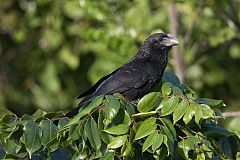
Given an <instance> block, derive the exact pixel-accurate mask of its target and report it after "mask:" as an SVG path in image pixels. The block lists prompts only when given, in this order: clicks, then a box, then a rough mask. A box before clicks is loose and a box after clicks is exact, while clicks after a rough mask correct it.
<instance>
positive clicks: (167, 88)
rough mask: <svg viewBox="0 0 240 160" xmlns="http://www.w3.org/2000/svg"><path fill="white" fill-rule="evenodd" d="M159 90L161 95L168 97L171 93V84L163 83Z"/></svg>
mask: <svg viewBox="0 0 240 160" xmlns="http://www.w3.org/2000/svg"><path fill="white" fill-rule="evenodd" d="M161 90H162V94H163V95H167V96H168V95H170V94H171V92H172V84H171V83H170V82H165V83H163V85H162V89H161Z"/></svg>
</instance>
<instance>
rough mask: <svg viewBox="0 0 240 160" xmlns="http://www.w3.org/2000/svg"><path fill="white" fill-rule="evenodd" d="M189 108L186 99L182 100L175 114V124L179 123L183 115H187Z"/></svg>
mask: <svg viewBox="0 0 240 160" xmlns="http://www.w3.org/2000/svg"><path fill="white" fill-rule="evenodd" d="M188 107H189V103H188V101H187V100H186V99H182V100H181V102H180V103H179V105H178V106H177V108H176V109H175V110H174V112H173V122H174V123H176V122H177V121H179V120H180V119H181V118H182V117H183V115H184V114H185V113H186V111H187V109H188Z"/></svg>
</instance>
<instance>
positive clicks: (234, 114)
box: [215, 111, 240, 119]
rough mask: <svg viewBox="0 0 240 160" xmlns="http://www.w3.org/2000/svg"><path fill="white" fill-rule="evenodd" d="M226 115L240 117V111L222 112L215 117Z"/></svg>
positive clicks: (224, 116) (225, 116)
mask: <svg viewBox="0 0 240 160" xmlns="http://www.w3.org/2000/svg"><path fill="white" fill-rule="evenodd" d="M227 117H240V111H237V112H223V113H222V116H216V117H215V118H216V119H221V118H227Z"/></svg>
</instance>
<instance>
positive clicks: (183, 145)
mask: <svg viewBox="0 0 240 160" xmlns="http://www.w3.org/2000/svg"><path fill="white" fill-rule="evenodd" d="M178 147H180V148H182V150H183V153H184V155H185V157H186V158H188V151H189V150H191V145H190V142H189V140H188V139H183V140H182V141H180V142H179V143H178Z"/></svg>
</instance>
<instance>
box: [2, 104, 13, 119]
mask: <svg viewBox="0 0 240 160" xmlns="http://www.w3.org/2000/svg"><path fill="white" fill-rule="evenodd" d="M5 115H13V113H12V112H11V111H9V110H8V109H6V108H2V107H1V108H0V118H1V117H3V116H5Z"/></svg>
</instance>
